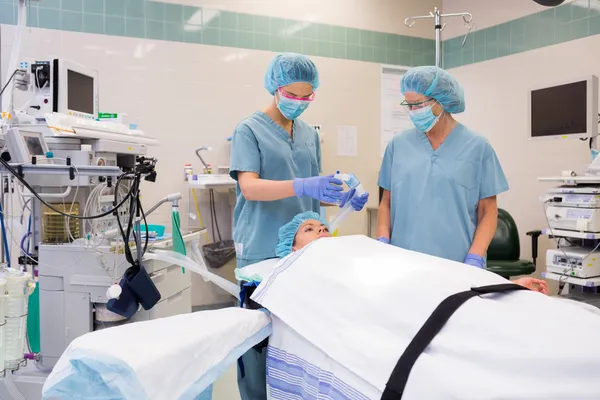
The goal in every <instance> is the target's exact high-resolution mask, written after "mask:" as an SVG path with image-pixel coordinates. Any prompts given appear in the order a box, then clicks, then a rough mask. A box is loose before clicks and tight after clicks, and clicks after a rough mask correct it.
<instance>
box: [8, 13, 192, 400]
mask: <svg viewBox="0 0 600 400" xmlns="http://www.w3.org/2000/svg"><path fill="white" fill-rule="evenodd" d="M26 11H27V3H26V2H25V1H20V2H19V23H18V26H17V35H16V37H15V46H14V48H13V54H12V57H11V60H10V63H9V70H8V71H7V72H6V73H4V74H3V75H5V76H6V79H5V80H4V82H3V85H2V94H1V100H2V119H1V120H0V124H1V128H2V137H1V140H0V145H1V148H2V150H1V152H0V153H1V157H0V183H1V184H2V188H1V189H2V192H3V194H4V195H3V197H2V201H1V203H0V206H4V209H0V222H1V223H2V224H1V225H2V239H3V242H2V243H1V245H2V260H3V261H4V263H3V264H2V266H1V267H0V291H1V292H2V293H3V294H4V296H0V344H1V345H0V349H1V350H2V351H0V378H2V377H4V378H3V379H0V381H3V383H4V384H2V382H0V398H1V399H9V398H11V397H12V398H23V397H24V398H26V399H27V400H36V399H41V390H42V386H43V384H44V380H45V377H46V376H47V375H48V373H49V371H51V369H52V368H53V367H54V365H55V364H56V362H57V361H58V359H59V357H60V356H61V355H62V353H63V352H64V351H65V349H66V348H67V346H68V345H69V344H70V343H71V341H73V339H75V338H77V337H79V336H81V335H84V334H86V333H88V332H91V331H93V330H97V329H103V328H106V327H110V326H114V325H118V324H123V323H127V322H130V321H141V320H148V319H154V318H161V317H167V316H171V315H176V314H182V313H189V312H191V273H189V272H187V271H185V270H182V268H181V266H179V265H171V264H169V263H167V262H163V261H158V260H148V261H144V262H143V263H142V260H143V259H144V254H145V252H146V251H147V250H149V249H152V248H154V249H172V248H175V249H176V251H179V252H181V253H185V252H186V245H187V246H188V248H189V246H190V245H191V241H192V240H194V239H196V238H197V237H199V235H200V233H201V232H194V233H192V234H187V235H182V233H181V231H180V229H179V225H177V226H176V227H174V228H176V229H173V236H172V238H171V237H169V235H165V234H164V233H163V232H156V231H155V230H154V229H153V228H152V229H151V228H149V227H150V225H148V223H147V221H146V218H147V217H148V215H149V214H150V213H151V212H152V211H154V209H156V207H157V206H158V205H160V204H162V203H171V205H172V211H173V215H175V214H176V213H177V217H179V214H178V206H179V205H178V201H179V199H181V195H180V194H179V193H175V194H171V195H168V196H166V197H165V198H164V199H163V200H161V201H160V202H159V203H158V204H157V205H156V206H155V207H152V208H150V209H149V210H147V212H145V211H144V209H143V207H142V204H141V201H140V191H141V190H144V188H147V187H148V186H150V185H152V182H154V181H155V179H157V173H156V169H155V166H156V163H157V160H156V159H155V158H152V157H149V156H148V151H149V148H150V147H152V146H157V145H158V144H159V143H158V140H156V139H154V138H151V137H148V136H146V135H145V134H144V133H143V132H141V131H139V130H137V127H136V126H134V125H129V124H128V123H127V122H126V121H124V120H122V119H121V120H116V119H114V118H113V119H112V120H109V121H107V120H106V119H104V118H103V117H106V115H101V114H100V113H99V102H98V98H99V74H98V72H97V71H95V70H93V69H90V68H86V67H84V66H81V65H79V64H77V63H74V62H71V61H69V60H65V59H42V60H38V61H35V62H17V60H18V52H19V46H20V38H21V34H22V31H23V27H24V25H25V24H24V21H26ZM15 54H16V55H15ZM17 98H18V100H25V101H24V103H25V106H23V107H22V108H21V109H17V108H16V107H15V106H14V104H15V99H17ZM109 117H110V115H109ZM145 190H148V189H145ZM11 202H12V203H11ZM8 203H11V204H12V207H11V208H17V207H15V204H16V205H18V208H19V210H20V209H22V210H23V212H22V213H21V214H20V219H21V221H22V224H23V226H24V227H25V229H24V230H23V236H22V237H21V235H18V236H16V237H15V235H16V229H10V230H9V229H8V225H9V219H10V220H14V219H15V218H14V215H8V214H7V211H8V210H7V207H6V205H7V204H8ZM155 236H158V237H155ZM161 237H162V238H161ZM15 249H18V251H19V256H17V255H16V252H15V254H11V252H10V250H15ZM187 251H189V250H187ZM25 332H27V334H26V335H25ZM26 360H29V365H27V361H26Z"/></svg>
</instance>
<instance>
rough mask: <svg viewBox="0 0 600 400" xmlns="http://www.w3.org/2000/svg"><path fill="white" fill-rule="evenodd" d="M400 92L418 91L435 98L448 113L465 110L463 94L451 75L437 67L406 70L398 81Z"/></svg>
mask: <svg viewBox="0 0 600 400" xmlns="http://www.w3.org/2000/svg"><path fill="white" fill-rule="evenodd" d="M400 91H401V92H402V94H404V93H406V92H413V93H420V94H422V95H424V96H427V97H431V98H433V99H436V100H437V101H438V103H440V104H441V105H442V107H444V110H445V111H446V112H449V113H450V114H458V113H461V112H463V111H465V95H464V93H463V90H462V88H461V87H460V85H459V84H458V82H457V81H456V79H454V77H453V76H452V75H450V74H449V73H448V72H446V71H444V70H443V69H441V68H438V67H415V68H411V69H409V70H408V72H407V73H406V74H404V76H403V77H402V82H401V83H400Z"/></svg>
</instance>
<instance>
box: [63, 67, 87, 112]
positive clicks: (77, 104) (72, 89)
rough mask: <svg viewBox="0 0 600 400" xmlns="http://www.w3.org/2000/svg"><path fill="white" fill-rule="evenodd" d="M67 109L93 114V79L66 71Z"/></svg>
mask: <svg viewBox="0 0 600 400" xmlns="http://www.w3.org/2000/svg"><path fill="white" fill-rule="evenodd" d="M67 95H68V97H67V108H68V109H69V110H72V111H78V112H81V113H86V114H94V78H93V77H91V76H87V75H83V74H80V73H79V72H76V71H72V70H67Z"/></svg>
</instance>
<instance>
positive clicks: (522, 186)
mask: <svg viewBox="0 0 600 400" xmlns="http://www.w3.org/2000/svg"><path fill="white" fill-rule="evenodd" d="M598 48H600V36H598V35H597V36H591V37H588V38H584V39H579V40H576V41H571V42H566V43H563V44H559V45H555V46H550V47H545V48H541V49H538V50H534V51H529V52H525V53H521V54H517V55H512V56H508V57H503V58H498V59H495V60H491V61H486V62H481V63H477V64H472V65H468V66H465V67H460V68H455V69H452V70H451V72H452V74H453V75H454V76H455V77H456V78H457V79H458V81H459V82H460V83H461V84H462V85H463V88H464V90H465V93H466V96H467V99H466V100H467V111H466V112H465V113H464V114H460V115H458V116H457V118H458V119H459V120H460V121H461V122H463V123H465V124H466V125H468V126H469V127H470V128H472V129H474V130H475V131H477V132H479V133H480V134H482V135H484V136H486V137H487V138H488V139H489V140H490V142H491V143H492V145H493V147H494V148H495V150H496V152H497V153H498V156H499V157H500V161H501V163H502V166H503V168H504V171H505V172H506V175H507V178H508V181H509V184H510V191H508V192H507V193H505V194H503V195H501V196H500V197H499V205H500V207H502V208H505V209H506V210H507V211H509V213H510V214H511V215H512V216H513V217H514V218H515V220H516V223H517V225H518V227H519V234H520V239H521V256H522V257H523V258H530V256H531V245H530V240H529V238H528V237H527V236H526V235H525V233H526V232H527V231H529V230H535V229H541V228H544V227H545V226H546V225H547V223H546V220H545V216H544V211H543V210H544V209H543V205H542V202H541V201H540V200H539V197H540V196H541V195H543V194H544V193H545V190H546V189H547V188H548V187H550V186H551V185H548V184H541V183H539V182H538V181H537V178H538V177H540V176H556V175H557V174H560V172H561V171H562V170H578V171H579V172H582V171H583V169H584V168H585V166H587V164H589V162H590V161H591V159H590V152H589V148H588V144H587V142H582V141H579V140H550V141H548V140H546V141H530V140H528V138H527V137H528V126H527V124H528V122H527V121H528V120H527V115H528V111H527V96H528V93H529V90H530V89H531V88H532V87H534V86H541V85H545V84H552V83H555V82H556V81H559V80H563V79H568V78H571V77H572V78H579V77H583V76H586V75H590V74H594V75H600V65H599V64H598V56H597V53H596V51H595V50H594V49H598ZM567 53H568V54H569V56H568V57H565V56H564V55H565V54H567ZM565 101H568V99H565ZM552 245H553V243H552V242H550V241H549V240H548V239H542V241H541V246H542V247H541V248H540V259H539V262H538V272H540V271H544V270H545V267H544V266H545V249H546V248H547V246H552Z"/></svg>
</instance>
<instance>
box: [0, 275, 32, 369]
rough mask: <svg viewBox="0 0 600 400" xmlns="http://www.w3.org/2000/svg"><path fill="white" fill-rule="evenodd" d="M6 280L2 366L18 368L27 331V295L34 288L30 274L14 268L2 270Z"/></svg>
mask: <svg viewBox="0 0 600 400" xmlns="http://www.w3.org/2000/svg"><path fill="white" fill-rule="evenodd" d="M3 278H4V279H5V280H6V285H5V290H4V293H5V298H4V305H5V307H4V310H5V318H6V325H5V326H4V338H3V341H2V344H3V346H2V347H3V348H4V355H5V359H4V366H5V368H6V369H8V370H15V369H18V368H19V365H20V364H21V362H23V355H24V352H25V340H26V333H27V312H28V305H29V303H28V302H29V296H30V295H31V293H33V290H34V289H35V282H34V281H33V279H32V277H31V274H29V273H25V272H22V271H19V270H17V269H14V268H8V269H6V270H4V275H3Z"/></svg>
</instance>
